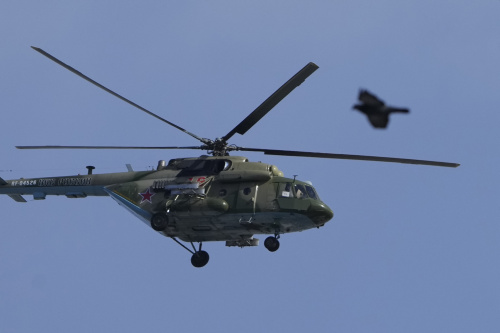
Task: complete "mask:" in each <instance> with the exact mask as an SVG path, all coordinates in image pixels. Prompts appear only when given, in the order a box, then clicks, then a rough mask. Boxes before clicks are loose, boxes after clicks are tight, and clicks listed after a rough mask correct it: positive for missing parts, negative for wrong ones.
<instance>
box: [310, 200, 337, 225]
mask: <svg viewBox="0 0 500 333" xmlns="http://www.w3.org/2000/svg"><path fill="white" fill-rule="evenodd" d="M307 216H309V218H310V219H311V220H312V221H313V222H314V223H315V224H316V225H318V226H322V225H324V224H325V223H326V222H328V221H330V220H331V219H332V218H333V211H332V210H331V209H330V207H328V206H327V205H325V204H324V203H322V202H312V203H311V205H310V206H309V209H308V210H307Z"/></svg>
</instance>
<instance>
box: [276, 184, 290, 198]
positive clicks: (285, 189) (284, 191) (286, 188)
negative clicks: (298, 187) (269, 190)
mask: <svg viewBox="0 0 500 333" xmlns="http://www.w3.org/2000/svg"><path fill="white" fill-rule="evenodd" d="M278 197H279V198H293V192H292V184H291V183H280V186H279V189H278Z"/></svg>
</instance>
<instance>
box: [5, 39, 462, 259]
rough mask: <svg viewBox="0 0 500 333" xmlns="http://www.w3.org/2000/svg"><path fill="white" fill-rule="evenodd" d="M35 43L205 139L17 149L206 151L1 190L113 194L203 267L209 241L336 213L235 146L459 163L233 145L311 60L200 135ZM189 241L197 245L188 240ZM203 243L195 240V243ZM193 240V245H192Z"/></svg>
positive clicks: (274, 239) (293, 228)
mask: <svg viewBox="0 0 500 333" xmlns="http://www.w3.org/2000/svg"><path fill="white" fill-rule="evenodd" d="M32 48H33V49H34V50H36V51H38V52H39V53H41V54H42V55H44V56H46V57H47V58H49V59H51V60H52V61H54V62H56V63H57V64H59V65H61V66H63V67H64V68H66V69H68V70H69V71H71V72H73V73H74V74H76V75H78V76H80V77H81V78H83V79H85V80H87V81H89V82H90V83H92V84H94V85H96V86H97V87H99V88H101V89H103V90H105V91H107V92H108V93H110V94H112V95H114V96H115V97H117V98H119V99H121V100H123V101H125V102H127V103H129V104H131V105H133V106H134V107H136V108H138V109H139V110H141V111H143V112H145V113H147V114H149V115H151V116H153V117H155V118H157V119H159V120H161V121H163V122H165V123H167V124H168V125H170V126H172V127H174V128H176V129H178V130H180V131H182V132H184V133H186V134H187V135H189V136H191V137H193V138H194V139H196V140H198V141H200V142H201V145H198V146H186V147H177V146H176V147H137V146H16V148H18V149H195V150H205V151H207V155H203V156H200V157H194V158H175V159H171V160H170V161H169V162H168V163H167V162H166V161H164V160H160V161H159V162H158V166H157V168H156V170H149V171H133V170H132V168H131V167H130V166H128V169H129V170H128V172H119V173H107V174H94V173H93V169H95V168H94V167H93V166H87V169H88V172H87V174H86V175H75V176H62V177H45V178H21V179H13V180H4V179H2V178H0V194H6V195H8V196H10V197H11V198H12V199H14V200H15V201H17V202H26V199H25V198H24V197H23V195H32V196H33V199H34V200H44V199H45V198H46V197H47V196H48V195H63V196H66V197H68V198H85V197H87V196H109V197H111V198H112V199H114V200H115V201H116V202H117V203H118V204H120V205H121V206H122V207H124V208H125V209H127V210H128V211H130V212H131V213H132V214H134V215H135V216H136V217H138V218H139V219H140V220H141V221H143V222H144V223H145V224H146V225H148V226H150V227H151V228H152V229H154V230H155V231H157V232H159V233H160V234H162V235H164V236H166V237H169V238H171V239H173V240H174V241H175V242H176V243H177V244H179V245H180V246H182V247H183V248H184V249H186V250H187V251H189V252H190V253H191V254H192V256H191V263H192V265H193V266H194V267H203V266H205V265H206V264H207V263H208V261H209V255H208V253H207V252H206V251H204V250H203V249H202V244H203V242H209V241H225V242H226V246H238V247H246V246H257V245H258V244H259V240H258V239H257V238H254V235H256V234H265V235H270V236H269V237H267V238H266V239H265V241H264V246H265V247H266V249H267V250H269V251H271V252H274V251H276V250H278V248H279V246H280V242H279V238H280V236H281V235H283V234H286V233H291V232H298V231H303V230H307V229H311V228H319V227H322V226H324V225H325V223H326V222H328V221H329V220H331V219H332V218H333V211H332V210H331V209H330V208H329V207H328V206H327V205H326V204H325V203H324V202H322V201H321V199H320V197H319V195H318V193H317V192H316V190H315V189H314V187H313V186H312V185H311V184H310V183H308V182H303V181H300V180H298V179H296V178H295V177H294V178H287V177H285V176H284V174H283V172H282V171H280V170H279V169H278V168H277V167H276V166H274V165H270V164H266V163H261V162H250V161H249V160H248V159H247V158H246V157H242V156H230V155H229V154H230V153H232V152H235V151H236V152H237V151H244V152H261V153H264V154H267V155H281V156H293V157H317V158H329V159H349V160H362V161H380V162H395V163H405V164H421V165H430V166H441V167H458V166H459V164H457V163H448V162H437V161H427V160H416V159H404V158H392V157H379V156H364V155H347V154H332V153H318V152H304V151H291V150H276V149H267V148H247V147H239V146H236V145H232V144H229V142H228V141H229V139H230V138H231V137H232V136H233V135H235V134H236V133H238V134H241V135H243V134H245V133H246V132H247V131H248V130H249V129H250V128H251V127H253V126H254V125H255V124H256V123H257V122H258V121H260V120H261V119H262V118H263V117H264V116H265V115H266V114H267V113H268V112H269V111H270V110H271V109H272V108H273V107H274V106H276V105H277V104H278V103H279V102H280V101H281V100H282V99H283V98H285V97H286V96H287V95H288V94H289V93H290V92H291V91H292V90H294V89H295V88H296V87H297V86H299V85H300V84H301V83H302V82H304V81H305V79H306V78H308V77H309V76H310V75H311V74H312V73H313V72H314V71H316V70H317V69H318V66H317V65H316V64H314V63H312V62H311V63H308V64H307V65H306V66H305V67H304V68H302V69H301V70H300V71H299V72H297V73H296V74H295V75H294V76H293V77H292V78H291V79H289V80H288V81H287V82H286V83H285V84H283V85H282V86H281V87H280V88H279V89H278V90H276V91H275V92H274V93H273V94H272V95H271V96H270V97H269V98H268V99H266V100H265V101H264V102H263V103H262V104H261V105H260V106H258V107H257V108H256V109H255V110H254V111H253V112H252V113H250V114H249V115H248V116H247V117H246V118H245V119H244V120H243V121H241V122H240V123H239V124H238V125H237V126H236V127H235V128H233V129H232V130H231V131H229V132H228V133H227V134H226V135H224V136H223V137H221V138H216V139H214V140H211V139H206V138H201V137H199V136H197V135H195V134H193V133H191V132H189V131H187V130H185V129H184V128H182V127H180V126H178V125H176V124H174V123H172V122H170V121H168V120H166V119H164V118H162V117H160V116H158V115H157V114H155V113H153V112H151V111H149V110H147V109H145V108H143V107H142V106H140V105H138V104H135V103H134V102H132V101H130V100H128V99H126V98H125V97H123V96H121V95H119V94H117V93H116V92H114V91H112V90H110V89H108V88H106V87H105V86H103V85H101V84H99V83H98V82H96V81H94V80H92V79H91V78H89V77H88V76H86V75H84V74H82V73H81V72H79V71H77V70H76V69H74V68H73V67H71V66H69V65H67V64H65V63H64V62H62V61H60V60H59V59H57V58H55V57H53V56H52V55H50V54H49V53H47V52H45V51H44V50H42V49H40V48H37V47H33V46H32ZM181 241H183V242H185V243H190V244H191V247H192V249H190V248H189V247H188V246H186V245H185V244H183V243H182V242H181ZM196 243H197V244H196ZM187 245H189V244H187Z"/></svg>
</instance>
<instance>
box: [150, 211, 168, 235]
mask: <svg viewBox="0 0 500 333" xmlns="http://www.w3.org/2000/svg"><path fill="white" fill-rule="evenodd" d="M167 226H168V216H167V214H165V213H156V214H154V215H153V217H151V228H153V229H154V230H156V231H163V230H165V229H166V228H167Z"/></svg>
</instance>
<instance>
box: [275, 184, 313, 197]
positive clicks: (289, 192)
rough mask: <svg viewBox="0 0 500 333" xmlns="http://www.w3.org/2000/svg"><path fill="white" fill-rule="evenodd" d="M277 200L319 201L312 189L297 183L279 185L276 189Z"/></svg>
mask: <svg viewBox="0 0 500 333" xmlns="http://www.w3.org/2000/svg"><path fill="white" fill-rule="evenodd" d="M278 197H279V198H299V199H302V198H311V199H316V200H317V199H319V198H318V195H317V194H316V191H315V190H314V188H313V187H312V186H310V185H302V184H298V183H280V184H279V189H278Z"/></svg>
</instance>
